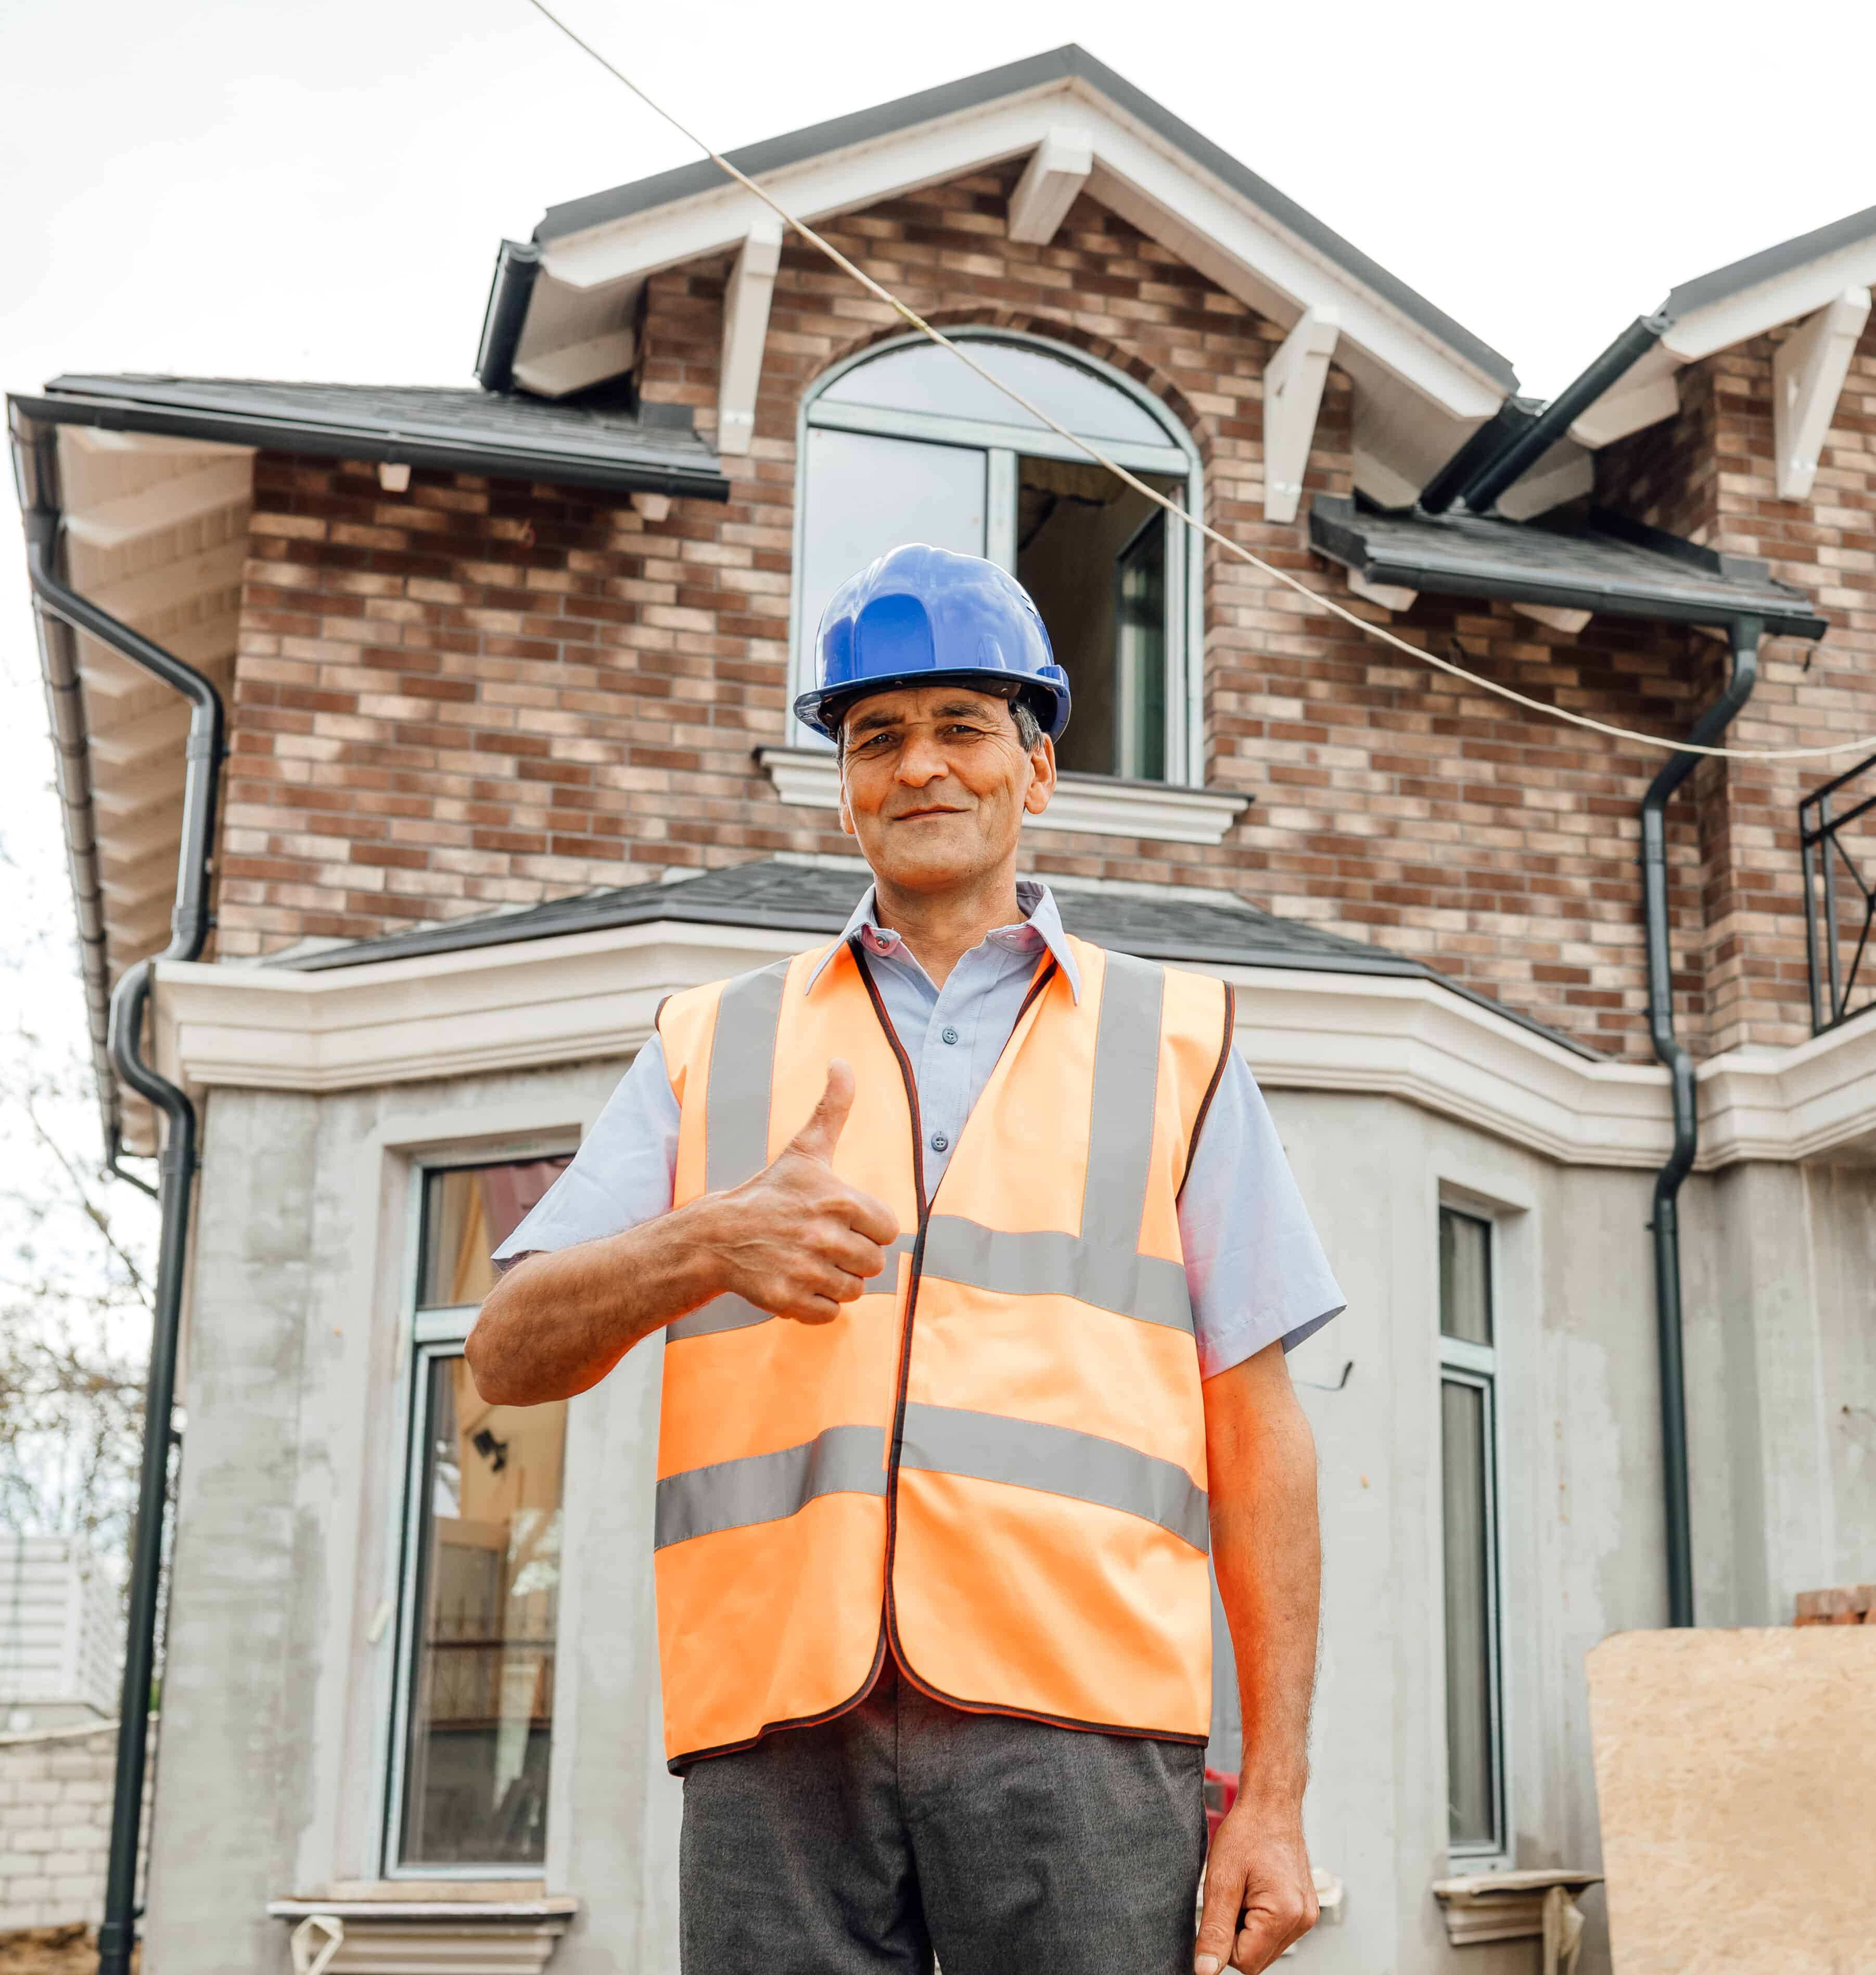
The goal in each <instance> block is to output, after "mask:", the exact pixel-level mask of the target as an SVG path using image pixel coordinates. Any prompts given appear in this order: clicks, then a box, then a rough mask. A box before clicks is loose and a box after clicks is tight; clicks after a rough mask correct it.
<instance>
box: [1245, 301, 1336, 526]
mask: <svg viewBox="0 0 1876 1975" xmlns="http://www.w3.org/2000/svg"><path fill="white" fill-rule="evenodd" d="M1341 334H1342V324H1341V321H1340V319H1339V317H1337V315H1336V312H1335V311H1334V310H1333V309H1332V308H1328V307H1323V308H1309V309H1305V310H1304V311H1303V314H1301V315H1300V316H1299V317H1298V318H1297V320H1296V327H1295V328H1294V329H1293V330H1291V331H1290V334H1289V335H1288V336H1287V337H1285V338H1284V339H1283V347H1282V348H1281V349H1280V350H1278V352H1277V353H1276V355H1275V356H1274V357H1272V358H1271V359H1270V362H1269V363H1267V364H1266V365H1265V366H1264V371H1263V518H1264V519H1265V520H1266V521H1294V520H1295V519H1296V509H1297V507H1298V505H1299V503H1300V502H1301V501H1302V499H1303V475H1304V474H1305V473H1306V472H1308V470H1309V447H1310V445H1311V442H1313V440H1314V439H1315V437H1316V414H1317V412H1319V411H1320V410H1321V409H1322V387H1323V386H1324V385H1326V383H1328V382H1329V359H1330V358H1331V357H1333V356H1334V355H1335V353H1336V343H1337V341H1338V340H1339V338H1340V337H1341Z"/></svg>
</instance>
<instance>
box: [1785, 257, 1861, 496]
mask: <svg viewBox="0 0 1876 1975" xmlns="http://www.w3.org/2000/svg"><path fill="white" fill-rule="evenodd" d="M1869 312H1870V291H1869V290H1868V288H1847V289H1845V291H1844V292H1843V293H1842V294H1841V295H1839V296H1838V297H1837V298H1836V300H1835V301H1831V302H1826V303H1825V305H1824V307H1822V308H1821V309H1819V311H1818V312H1817V314H1815V315H1814V316H1812V317H1808V318H1807V319H1806V320H1805V322H1804V323H1803V324H1802V326H1801V327H1799V329H1798V330H1796V332H1795V333H1794V334H1792V335H1791V336H1789V337H1786V340H1784V342H1782V343H1780V344H1779V348H1778V354H1777V355H1776V357H1773V360H1772V429H1773V439H1774V441H1775V442H1776V446H1777V451H1778V488H1779V499H1780V500H1781V501H1808V500H1809V498H1811V483H1812V481H1813V480H1815V478H1816V477H1817V470H1818V455H1819V453H1821V452H1822V451H1823V450H1824V441H1825V436H1826V435H1827V434H1828V432H1829V431H1830V429H1831V420H1832V419H1833V418H1834V417H1835V416H1836V412H1837V398H1838V393H1840V392H1841V391H1842V389H1843V387H1844V379H1845V377H1846V376H1848V374H1849V370H1850V360H1851V357H1853V356H1854V355H1855V353H1856V347H1857V338H1858V337H1860V336H1861V334H1863V325H1864V324H1865V322H1867V321H1868V320H1869Z"/></svg>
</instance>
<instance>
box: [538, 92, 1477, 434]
mask: <svg viewBox="0 0 1876 1975" xmlns="http://www.w3.org/2000/svg"><path fill="white" fill-rule="evenodd" d="M1065 104H1072V105H1073V121H1074V123H1075V124H1076V127H1078V128H1079V129H1082V130H1085V131H1086V134H1087V136H1088V138H1089V142H1090V144H1091V146H1092V150H1093V154H1094V159H1093V165H1092V169H1091V171H1090V173H1089V179H1088V182H1087V189H1088V190H1089V192H1090V193H1092V195H1093V196H1095V197H1096V198H1097V199H1100V200H1101V201H1102V203H1103V204H1105V205H1108V206H1109V207H1110V208H1111V209H1112V210H1113V211H1115V212H1118V213H1119V215H1121V216H1122V218H1123V219H1126V220H1128V221H1129V222H1131V223H1132V225H1135V226H1138V227H1139V228H1141V230H1142V232H1145V233H1147V234H1148V235H1151V236H1152V238H1155V239H1156V240H1158V241H1160V242H1161V243H1162V244H1164V245H1166V246H1168V247H1169V248H1171V249H1172V250H1173V251H1175V252H1176V253H1178V254H1180V255H1182V256H1183V257H1184V258H1186V259H1187V260H1188V261H1190V262H1191V265H1193V266H1194V267H1195V268H1198V270H1199V271H1200V272H1201V273H1203V274H1206V275H1207V276H1209V277H1210V278H1211V279H1213V280H1214V281H1217V282H1218V283H1219V284H1220V285H1221V286H1222V287H1224V288H1225V289H1226V290H1227V291H1228V292H1230V293H1231V294H1235V295H1237V296H1238V297H1240V300H1243V301H1247V303H1249V304H1250V306H1252V307H1255V308H1257V310H1259V311H1260V313H1263V314H1268V315H1270V317H1272V319H1273V320H1276V321H1277V322H1279V323H1280V324H1282V325H1283V327H1285V328H1288V327H1290V325H1291V324H1293V323H1294V322H1295V321H1296V319H1297V317H1299V316H1300V315H1301V314H1303V311H1305V310H1306V309H1308V308H1310V307H1325V308H1328V307H1332V308H1333V309H1334V310H1335V311H1336V314H1338V316H1339V318H1340V320H1341V326H1342V339H1343V342H1344V344H1345V346H1347V345H1352V346H1354V347H1355V348H1357V349H1359V350H1361V351H1362V352H1363V353H1365V354H1367V355H1368V357H1370V358H1371V359H1372V362H1373V363H1374V364H1375V366H1376V369H1377V370H1378V372H1382V373H1385V374H1386V375H1387V376H1389V377H1390V378H1391V379H1393V380H1396V381H1397V382H1398V383H1404V384H1405V385H1406V386H1408V387H1409V388H1410V389H1413V390H1414V391H1417V392H1418V393H1420V394H1421V396H1424V397H1428V398H1430V399H1432V400H1433V402H1434V403H1436V404H1437V405H1439V406H1441V407H1442V408H1443V409H1444V410H1446V411H1447V412H1448V413H1450V414H1451V416H1454V417H1458V418H1472V419H1477V418H1488V417H1490V416H1491V414H1492V413H1493V412H1496V411H1497V409H1498V407H1499V406H1500V403H1503V398H1504V392H1503V388H1502V387H1501V386H1500V385H1499V384H1497V383H1496V382H1495V381H1493V380H1492V379H1491V378H1490V377H1489V376H1487V375H1486V373H1484V372H1483V371H1482V370H1478V369H1477V367H1475V366H1474V365H1472V364H1471V363H1468V362H1467V360H1464V358H1462V357H1460V356H1459V355H1458V353H1457V352H1456V351H1454V350H1451V348H1450V347H1447V345H1446V344H1445V343H1442V342H1441V341H1440V340H1439V339H1438V338H1437V337H1435V336H1434V334H1432V333H1431V331H1430V330H1427V329H1425V328H1424V327H1422V326H1421V324H1418V323H1417V322H1415V321H1414V320H1412V319H1411V317H1408V316H1407V315H1405V314H1403V313H1402V312H1401V311H1399V310H1398V309H1396V308H1395V307H1393V306H1392V304H1390V303H1388V302H1386V301H1383V300H1382V297H1379V296H1378V295H1376V294H1374V293H1373V292H1372V291H1371V290H1369V289H1368V288H1365V287H1364V286H1362V284H1360V283H1359V282H1358V281H1355V279H1354V278H1352V277H1351V276H1350V275H1349V274H1348V272H1347V271H1346V270H1345V269H1344V268H1341V267H1340V266H1339V265H1337V264H1336V262H1335V261H1332V260H1331V259H1329V257H1328V256H1327V255H1324V254H1322V253H1321V252H1319V251H1318V250H1317V249H1316V248H1313V247H1312V246H1311V245H1309V244H1308V243H1307V242H1305V241H1303V240H1302V239H1300V238H1299V237H1297V236H1296V235H1294V234H1293V233H1291V232H1290V231H1289V230H1288V229H1287V228H1283V227H1282V226H1280V225H1278V224H1277V223H1276V222H1275V221H1273V220H1272V219H1270V217H1269V215H1267V214H1265V213H1263V212H1261V211H1260V209H1258V208H1257V207H1256V206H1254V205H1252V203H1251V202H1250V200H1248V199H1246V198H1244V196H1242V195H1241V194H1240V193H1238V192H1235V191H1234V190H1232V189H1230V188H1229V187H1227V186H1225V185H1224V183H1223V182H1221V180H1218V179H1214V177H1212V176H1211V174H1210V173H1207V172H1205V171H1204V170H1203V169H1201V168H1200V167H1199V166H1196V165H1194V163H1192V161H1191V159H1188V158H1187V157H1185V156H1184V154H1183V153H1180V152H1178V150H1175V148H1174V147H1173V146H1171V145H1169V144H1168V143H1167V142H1166V141H1165V140H1164V139H1162V138H1161V137H1160V136H1159V135H1158V133H1157V132H1154V131H1151V130H1148V129H1147V128H1146V127H1145V126H1144V125H1142V124H1138V123H1135V121H1134V120H1132V119H1131V118H1129V117H1126V116H1125V113H1122V111H1120V110H1118V109H1117V108H1116V107H1115V106H1114V105H1113V104H1110V103H1109V102H1108V101H1107V100H1106V98H1105V97H1102V96H1100V95H1099V94H1096V93H1095V92H1093V91H1092V90H1089V89H1087V88H1086V87H1085V86H1084V85H1083V84H1081V82H1080V81H1079V78H1075V79H1073V80H1072V81H1070V82H1069V83H1068V84H1053V85H1051V86H1050V87H1049V88H1048V89H1046V90H1039V91H1037V92H1035V93H1034V94H1030V95H1028V96H1018V97H1005V98H1004V99H1003V100H1001V101H1000V102H998V103H995V104H990V105H987V106H986V107H982V108H980V109H976V110H969V111H964V112H961V113H959V114H958V115H957V116H955V117H950V118H947V119H945V120H941V121H939V122H937V123H929V124H926V125H925V126H923V127H921V128H919V129H918V130H908V131H902V132H900V133H897V134H896V135H895V136H890V137H883V138H879V139H877V140H874V141H873V142H872V143H867V144H863V145H856V146H854V147H853V149H852V150H847V151H843V152H836V153H830V154H828V155H826V156H823V157H820V158H814V159H807V160H804V161H803V163H801V164H800V165H798V166H790V168H789V169H786V170H784V171H779V172H776V173H771V174H770V176H768V177H767V178H766V179H764V182H763V183H764V189H765V190H766V191H767V192H770V194H771V195H772V196H774V198H775V199H777V200H778V201H779V202H780V203H781V204H782V205H784V207H786V208H787V209H788V210H789V211H790V212H792V213H793V214H795V215H796V216H797V217H798V218H800V219H804V220H806V221H808V222H810V223H813V222H817V221H820V220H821V219H826V218H828V217H830V216H831V215H836V214H838V213H842V212H853V211H855V210H856V209H859V208H861V207H864V206H868V205H876V204H878V203H879V202H880V201H882V200H884V199H895V198H899V197H901V196H904V195H905V194H906V193H908V192H915V191H917V190H918V189H919V188H921V187H922V186H928V185H936V184H941V183H943V182H945V181H947V180H949V179H955V178H960V177H963V176H966V175H967V174H968V173H971V172H975V171H981V170H983V169H985V168H987V166H992V165H996V164H1000V163H1003V162H1004V160H1006V159H1010V158H1013V157H1022V156H1026V155H1027V154H1028V153H1030V152H1033V150H1035V149H1036V147H1037V146H1038V145H1039V144H1040V143H1043V140H1045V139H1046V136H1048V134H1049V132H1050V129H1051V128H1052V127H1054V126H1056V125H1058V124H1060V123H1061V122H1062V121H1063V117H1062V111H1063V106H1064V105H1065ZM767 211H768V209H767V207H766V206H764V205H763V204H762V202H761V201H760V200H759V199H757V198H756V197H755V196H754V194H753V193H751V192H745V191H744V189H742V188H741V186H738V185H735V184H734V183H726V184H725V185H724V186H723V187H722V188H721V189H719V190H716V191H712V192H705V193H701V194H700V195H698V196H697V197H696V198H695V199H687V200H685V201H682V202H680V203H678V204H675V205H664V206H657V207H654V208H652V209H651V210H650V211H649V212H642V213H636V214H634V215H632V216H631V217H630V218H629V219H623V220H614V221H611V222H607V223H606V225H601V226H596V227H591V228H587V229H586V231H585V232H580V233H575V234H569V235H566V236H565V237H564V238H562V239H560V240H557V241H554V242H551V243H550V245H548V246H547V248H545V250H544V252H543V255H542V266H543V268H544V271H545V272H546V273H547V274H548V275H549V276H550V278H552V279H553V280H554V281H558V282H563V283H565V284H567V285H568V286H569V287H571V288H593V287H597V286H599V285H600V284H605V283H609V282H617V281H626V280H628V279H630V278H634V277H638V276H642V275H645V274H652V273H655V271H658V270H659V269H660V268H670V267H675V266H677V265H679V264H681V263H682V262H684V261H693V260H696V259H698V258H701V257H703V256H705V255H711V254H718V253H723V252H726V251H729V250H731V249H732V248H735V247H736V246H738V245H739V244H740V243H741V241H742V240H743V239H744V238H745V237H746V236H747V234H748V232H749V230H750V228H751V225H753V224H754V221H755V219H756V218H757V215H759V214H763V213H766V212H767Z"/></svg>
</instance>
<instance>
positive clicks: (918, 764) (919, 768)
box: [898, 731, 951, 789]
mask: <svg viewBox="0 0 1876 1975" xmlns="http://www.w3.org/2000/svg"><path fill="white" fill-rule="evenodd" d="M950 773H951V764H950V763H949V762H948V761H946V760H945V751H944V749H943V748H941V747H940V746H939V745H938V742H937V741H935V739H934V738H932V736H931V735H930V734H926V733H923V732H920V731H914V732H912V733H911V734H908V735H907V737H906V738H905V745H904V746H903V747H902V748H900V750H899V771H898V779H899V780H900V781H902V782H905V783H908V784H910V786H911V787H913V788H915V789H922V788H923V787H925V784H926V783H928V782H935V781H936V780H938V778H939V777H941V776H942V775H948V774H950Z"/></svg>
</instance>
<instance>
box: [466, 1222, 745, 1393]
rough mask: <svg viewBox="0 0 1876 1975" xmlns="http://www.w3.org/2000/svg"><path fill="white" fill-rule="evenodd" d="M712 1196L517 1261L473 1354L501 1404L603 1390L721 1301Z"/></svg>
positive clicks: (495, 1292)
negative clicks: (671, 1329) (660, 1332)
mask: <svg viewBox="0 0 1876 1975" xmlns="http://www.w3.org/2000/svg"><path fill="white" fill-rule="evenodd" d="M717 1211H718V1197H717V1196H714V1195H706V1196H705V1198H702V1199H701V1200H697V1201H692V1203H691V1204H689V1205H688V1206H686V1207H681V1208H678V1209H677V1210H676V1211H675V1212H673V1213H670V1214H660V1215H659V1217H658V1218H657V1219H656V1220H655V1221H646V1222H645V1223H644V1224H642V1226H639V1227H632V1228H628V1229H627V1230H626V1232H625V1233H624V1234H612V1235H608V1236H606V1237H604V1238H603V1239H602V1240H600V1241H583V1242H581V1243H580V1244H579V1245H578V1246H577V1247H572V1248H563V1249H560V1250H557V1251H556V1252H554V1253H553V1254H539V1255H530V1256H529V1257H527V1259H526V1260H524V1261H521V1262H517V1264H515V1265H514V1267H513V1268H512V1269H511V1270H509V1271H508V1273H507V1274H506V1275H505V1276H504V1277H502V1278H501V1280H500V1281H499V1282H498V1283H496V1285H495V1287H494V1288H493V1289H492V1290H490V1292H489V1293H488V1298H487V1300H485V1302H484V1303H483V1305H482V1308H481V1315H480V1316H478V1317H477V1319H476V1320H475V1329H473V1330H472V1331H471V1333H469V1341H468V1344H467V1345H466V1346H465V1347H464V1349H465V1355H466V1356H467V1357H468V1361H469V1369H470V1371H471V1373H473V1375H475V1385H476V1389H477V1391H478V1392H480V1393H481V1395H482V1397H483V1398H485V1399H486V1400H488V1402H490V1403H491V1405H511V1406H532V1405H540V1404H541V1403H542V1402H544V1401H545V1400H548V1399H565V1398H572V1397H573V1395H574V1394H575V1393H576V1392H585V1391H586V1388H588V1387H589V1386H590V1385H597V1384H598V1383H599V1382H600V1380H601V1379H603V1378H604V1377H605V1376H606V1373H607V1372H609V1371H610V1370H611V1369H613V1366H614V1365H616V1364H617V1363H618V1362H619V1359H622V1358H623V1357H624V1356H625V1355H626V1352H628V1351H629V1350H630V1349H632V1346H634V1345H635V1344H636V1343H638V1342H639V1341H640V1339H643V1338H646V1337H648V1336H650V1335H651V1333H652V1332H653V1331H654V1330H656V1329H659V1328H660V1327H661V1326H663V1325H665V1324H667V1323H675V1322H676V1321H677V1319H678V1318H679V1317H681V1316H685V1314H687V1313H688V1312H689V1311H691V1310H695V1309H697V1308H698V1306H700V1305H701V1304H703V1303H708V1301H709V1300H711V1297H712V1296H716V1295H718V1293H720V1292H721V1289H722V1287H723V1283H722V1282H721V1280H720V1278H721V1276H722V1274H723V1267H722V1260H721V1252H720V1245H719V1244H718V1243H716V1242H715V1241H713V1240H712V1239H711V1234H710V1228H709V1225H708V1224H709V1222H710V1221H711V1218H712V1216H713V1215H714V1214H715V1213H716V1212H717Z"/></svg>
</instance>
